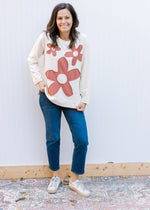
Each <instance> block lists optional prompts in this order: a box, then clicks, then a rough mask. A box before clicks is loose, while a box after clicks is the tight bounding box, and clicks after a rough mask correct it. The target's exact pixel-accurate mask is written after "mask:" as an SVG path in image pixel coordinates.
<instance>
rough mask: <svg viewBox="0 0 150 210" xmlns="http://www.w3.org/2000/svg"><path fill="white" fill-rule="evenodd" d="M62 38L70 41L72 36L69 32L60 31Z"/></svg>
mask: <svg viewBox="0 0 150 210" xmlns="http://www.w3.org/2000/svg"><path fill="white" fill-rule="evenodd" d="M60 38H61V39H63V40H65V41H69V40H70V38H69V32H66V33H61V32H60Z"/></svg>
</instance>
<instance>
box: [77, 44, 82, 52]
mask: <svg viewBox="0 0 150 210" xmlns="http://www.w3.org/2000/svg"><path fill="white" fill-rule="evenodd" d="M82 47H83V46H82V45H81V44H80V45H79V47H78V48H77V51H78V53H80V52H81V50H82Z"/></svg>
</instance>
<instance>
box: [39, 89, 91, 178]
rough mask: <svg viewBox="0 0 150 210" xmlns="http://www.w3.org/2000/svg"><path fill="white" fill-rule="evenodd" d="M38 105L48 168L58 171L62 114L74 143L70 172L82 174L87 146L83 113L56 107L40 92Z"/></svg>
mask: <svg viewBox="0 0 150 210" xmlns="http://www.w3.org/2000/svg"><path fill="white" fill-rule="evenodd" d="M39 103H40V107H41V110H42V112H43V116H44V119H45V126H46V146H47V155H48V161H49V168H50V169H51V170H52V171H57V170H58V169H59V154H60V152H59V151H60V124H61V113H62V112H63V113H64V116H65V118H66V120H67V122H68V125H69V128H70V131H71V133H72V138H73V142H74V151H73V157H72V168H71V171H72V172H74V173H76V174H83V173H84V168H85V159H86V153H87V146H88V134H87V127H86V121H85V117H84V112H79V111H77V110H76V109H72V108H66V107H61V106H58V105H56V104H54V103H52V102H51V101H50V100H49V99H48V98H47V97H46V95H45V93H43V92H40V97H39Z"/></svg>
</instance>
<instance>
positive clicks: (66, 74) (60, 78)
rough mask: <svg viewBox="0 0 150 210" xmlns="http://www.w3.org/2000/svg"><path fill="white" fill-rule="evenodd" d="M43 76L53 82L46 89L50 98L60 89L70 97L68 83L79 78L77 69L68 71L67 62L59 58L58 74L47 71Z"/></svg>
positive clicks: (71, 92) (70, 88)
mask: <svg viewBox="0 0 150 210" xmlns="http://www.w3.org/2000/svg"><path fill="white" fill-rule="evenodd" d="M45 74H46V77H47V78H48V79H49V80H52V81H54V82H53V83H52V84H51V85H50V86H49V87H48V92H49V94H50V95H51V96H53V95H55V94H56V93H57V92H58V91H59V89H60V88H62V90H63V92H64V94H65V95H66V96H72V95H73V91H72V87H71V85H70V83H69V82H70V81H73V80H76V79H78V78H79V77H80V71H79V70H78V69H72V70H69V71H68V61H67V60H66V58H65V57H61V58H60V59H59V60H58V72H56V71H53V70H48V71H47V72H46V73H45Z"/></svg>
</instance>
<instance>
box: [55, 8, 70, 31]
mask: <svg viewBox="0 0 150 210" xmlns="http://www.w3.org/2000/svg"><path fill="white" fill-rule="evenodd" d="M72 23H73V19H72V15H71V13H70V11H69V10H68V9H61V10H59V11H58V12H57V17H56V24H57V27H58V29H59V32H60V33H66V32H70V30H71V27H72Z"/></svg>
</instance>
